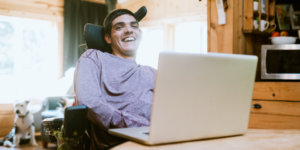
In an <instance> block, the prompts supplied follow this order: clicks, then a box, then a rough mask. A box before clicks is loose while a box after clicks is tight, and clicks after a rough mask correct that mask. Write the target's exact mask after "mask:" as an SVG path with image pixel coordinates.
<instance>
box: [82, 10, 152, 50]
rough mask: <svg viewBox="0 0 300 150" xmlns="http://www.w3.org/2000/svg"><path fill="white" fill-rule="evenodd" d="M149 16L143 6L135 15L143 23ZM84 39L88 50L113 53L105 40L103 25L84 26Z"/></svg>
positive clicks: (88, 24) (89, 24)
mask: <svg viewBox="0 0 300 150" xmlns="http://www.w3.org/2000/svg"><path fill="white" fill-rule="evenodd" d="M146 14H147V9H146V7H145V6H142V7H141V8H140V9H139V10H138V11H136V12H135V13H134V15H135V17H136V19H137V20H138V21H141V20H142V19H143V18H144V17H145V15H146ZM84 38H85V41H86V44H87V48H88V49H98V50H101V51H102V52H108V53H112V50H111V47H110V45H109V44H107V43H106V42H105V40H104V28H103V26H101V25H95V24H91V23H87V24H85V25H84Z"/></svg>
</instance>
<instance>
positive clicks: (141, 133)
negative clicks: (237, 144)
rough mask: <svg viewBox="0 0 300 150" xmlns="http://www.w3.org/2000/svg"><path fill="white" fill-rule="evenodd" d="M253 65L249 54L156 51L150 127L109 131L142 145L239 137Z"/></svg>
mask: <svg viewBox="0 0 300 150" xmlns="http://www.w3.org/2000/svg"><path fill="white" fill-rule="evenodd" d="M256 64H257V57H256V56H249V55H235V54H220V53H208V54H185V53H170V52H163V53H160V55H159V62H158V70H157V76H156V81H155V89H154V96H153V105H152V113H151V120H150V122H151V123H150V127H140V128H118V129H109V133H110V134H112V135H116V136H120V137H123V138H127V139H129V140H133V141H136V142H139V143H142V144H146V145H155V144H163V143H173V142H182V141H190V140H197V139H207V138H215V137H225V136H233V135H242V134H244V133H245V132H246V131H247V128H248V120H249V113H250V104H251V99H252V92H253V85H254V79H255V72H256Z"/></svg>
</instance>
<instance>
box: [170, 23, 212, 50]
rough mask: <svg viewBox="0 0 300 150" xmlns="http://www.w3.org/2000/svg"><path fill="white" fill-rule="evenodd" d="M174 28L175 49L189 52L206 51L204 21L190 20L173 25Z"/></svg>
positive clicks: (205, 26)
mask: <svg viewBox="0 0 300 150" xmlns="http://www.w3.org/2000/svg"><path fill="white" fill-rule="evenodd" d="M174 30H175V31H174V33H175V35H174V49H175V51H177V52H191V53H206V52H207V25H206V22H200V21H192V22H185V23H178V24H176V25H175V28H174ZM187 39H188V40H187Z"/></svg>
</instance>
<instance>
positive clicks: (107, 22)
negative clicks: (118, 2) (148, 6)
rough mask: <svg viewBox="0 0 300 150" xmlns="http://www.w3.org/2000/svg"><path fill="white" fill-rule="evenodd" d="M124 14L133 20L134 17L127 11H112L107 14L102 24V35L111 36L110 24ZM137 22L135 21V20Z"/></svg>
mask: <svg viewBox="0 0 300 150" xmlns="http://www.w3.org/2000/svg"><path fill="white" fill-rule="evenodd" d="M124 14H128V15H131V16H133V17H134V18H135V19H136V17H135V15H134V13H133V12H131V11H130V10H128V9H116V10H114V11H112V12H111V13H109V14H108V15H107V16H106V17H105V19H104V23H103V27H104V34H108V35H109V36H110V34H111V29H112V22H113V20H114V19H115V18H117V17H119V16H121V15H124ZM136 20H137V19H136Z"/></svg>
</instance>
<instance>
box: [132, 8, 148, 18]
mask: <svg viewBox="0 0 300 150" xmlns="http://www.w3.org/2000/svg"><path fill="white" fill-rule="evenodd" d="M146 14H147V8H146V7H145V6H142V7H141V8H140V9H139V10H137V11H136V12H135V13H134V16H135V18H136V19H137V21H141V20H142V19H143V18H144V17H145V16H146Z"/></svg>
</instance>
